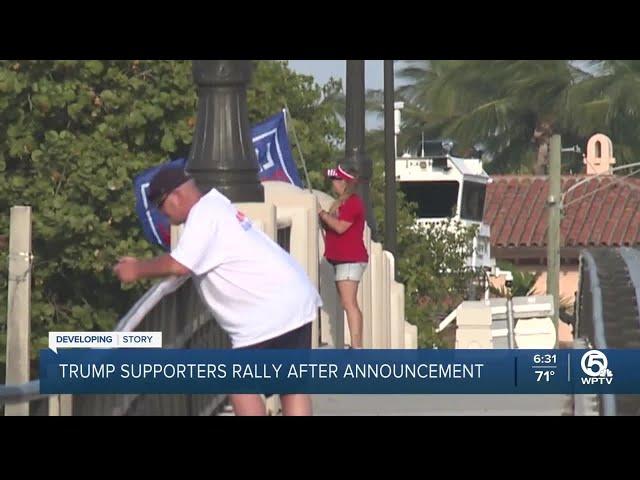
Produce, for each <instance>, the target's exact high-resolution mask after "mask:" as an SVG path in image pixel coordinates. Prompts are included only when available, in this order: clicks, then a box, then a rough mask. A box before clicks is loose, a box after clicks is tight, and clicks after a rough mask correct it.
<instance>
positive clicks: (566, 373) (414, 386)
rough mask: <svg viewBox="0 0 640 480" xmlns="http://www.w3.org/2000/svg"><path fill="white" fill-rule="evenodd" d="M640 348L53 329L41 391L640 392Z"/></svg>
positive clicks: (42, 359)
mask: <svg viewBox="0 0 640 480" xmlns="http://www.w3.org/2000/svg"><path fill="white" fill-rule="evenodd" d="M639 365H640V350H614V349H604V350H564V349H560V350H449V349H447V350H437V349H435V350H427V349H424V350H336V349H312V350H234V349H225V350H193V349H172V348H162V333H161V332H136V333H121V332H112V333H87V332H51V333H50V334H49V348H48V349H43V350H41V352H40V391H41V393H46V394H53V393H75V394H82V393H83V394H108V393H118V394H132V393H138V394H154V393H155V394H205V393H266V392H269V393H273V394H276V393H334V394H336V393H345V394H346V393H350V394H456V393H459V394H519V393H522V394H525V393H526V394H536V393H539V394H568V393H570V394H587V393H612V394H616V393H619V394H633V393H640V368H638V366H639Z"/></svg>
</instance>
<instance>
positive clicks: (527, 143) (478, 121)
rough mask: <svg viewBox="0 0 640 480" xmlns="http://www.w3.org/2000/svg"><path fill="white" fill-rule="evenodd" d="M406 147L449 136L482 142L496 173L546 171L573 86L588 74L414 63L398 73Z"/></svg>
mask: <svg viewBox="0 0 640 480" xmlns="http://www.w3.org/2000/svg"><path fill="white" fill-rule="evenodd" d="M400 77H401V78H403V79H405V80H409V81H410V82H411V83H410V84H409V85H407V86H405V87H402V88H400V89H399V91H398V93H399V95H400V96H401V97H402V98H403V99H404V100H405V102H406V103H407V105H406V107H405V111H404V112H403V115H404V117H405V119H406V127H407V128H406V129H405V130H406V132H407V134H408V136H409V139H410V141H411V142H414V143H415V144H417V143H418V141H419V138H420V135H421V134H422V133H423V132H424V134H425V135H426V136H428V137H436V136H447V137H451V138H452V139H454V140H455V141H456V142H457V143H458V144H460V147H462V148H463V149H465V150H468V149H470V148H471V147H473V145H474V144H476V143H477V142H482V143H484V144H485V145H486V146H487V148H488V150H489V152H490V153H491V155H492V156H493V163H492V167H491V169H492V170H494V171H513V170H525V171H527V170H533V171H534V172H535V173H544V166H545V164H546V161H547V155H548V146H549V140H550V138H551V136H552V135H553V134H554V133H556V132H557V131H559V129H560V128H561V124H562V121H563V119H564V112H565V111H566V108H567V106H568V104H569V101H568V98H569V97H568V96H569V92H570V91H571V89H572V88H573V87H574V86H575V85H577V84H578V83H580V82H582V81H584V80H585V79H588V78H590V77H591V74H590V73H589V72H588V71H584V70H583V69H581V68H578V67H577V66H575V65H574V64H573V63H571V62H569V61H566V60H541V61H527V60H488V61H487V60H472V61H461V60H437V61H436V60H433V61H429V60H419V61H414V62H412V63H411V64H409V65H408V66H407V67H405V68H404V69H403V70H402V71H401V72H400Z"/></svg>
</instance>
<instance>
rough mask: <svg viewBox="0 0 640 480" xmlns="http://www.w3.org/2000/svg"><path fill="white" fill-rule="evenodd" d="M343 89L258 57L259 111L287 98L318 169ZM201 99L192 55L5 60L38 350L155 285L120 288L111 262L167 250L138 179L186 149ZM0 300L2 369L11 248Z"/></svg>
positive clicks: (2, 229) (11, 172)
mask: <svg viewBox="0 0 640 480" xmlns="http://www.w3.org/2000/svg"><path fill="white" fill-rule="evenodd" d="M340 88H341V84H340V83H339V82H335V81H332V82H330V83H328V84H327V85H325V86H323V87H321V86H318V85H316V84H314V83H313V81H312V79H311V78H310V77H305V76H302V75H298V74H295V73H293V72H292V71H291V70H290V69H289V68H288V67H287V65H286V62H275V61H262V62H257V63H256V64H255V71H254V77H253V83H252V85H251V87H250V89H249V91H248V98H249V105H250V121H251V122H252V123H254V122H258V121H261V120H264V119H265V118H267V117H269V116H271V115H273V114H275V113H277V112H278V111H279V110H280V108H282V106H283V105H284V102H285V99H286V101H287V102H288V106H289V108H290V109H291V113H292V116H293V119H294V120H293V121H294V124H295V125H294V126H295V128H296V131H297V137H298V139H299V141H300V143H301V146H302V149H303V152H305V158H306V160H307V162H308V163H309V164H310V168H312V169H314V170H315V171H317V172H319V171H320V170H321V168H320V165H322V164H328V162H329V161H330V160H331V158H332V156H333V150H334V147H335V145H336V144H337V143H339V142H340V141H341V138H342V132H341V130H340V128H339V124H338V121H337V119H336V117H335V115H334V114H333V111H332V110H331V109H330V108H328V107H325V106H323V101H324V96H325V95H329V94H332V92H334V91H339V90H340ZM196 102H197V96H196V92H195V88H194V84H193V80H192V73H191V62H185V61H142V60H140V61H139V60H131V61H129V60H126V61H125V60H123V61H75V60H73V61H2V62H0V118H2V122H1V125H2V127H1V128H0V171H2V175H0V211H1V212H2V214H1V215H0V235H6V234H8V232H9V211H10V207H11V206H13V205H31V206H32V209H33V252H34V257H35V260H34V264H33V267H32V282H33V283H32V310H31V313H32V315H31V318H32V339H33V344H32V352H33V354H34V356H35V355H36V353H37V349H39V348H41V347H43V346H45V345H46V341H47V338H46V334H47V332H48V331H49V330H107V329H110V328H112V327H113V326H114V324H115V322H116V321H117V319H118V318H119V317H120V316H121V315H123V314H124V313H125V312H126V311H127V310H128V309H129V308H130V307H131V305H133V303H134V302H135V301H136V299H137V298H138V297H139V296H140V295H141V293H142V292H143V291H144V290H145V288H146V287H147V286H148V284H145V283H143V284H139V285H135V286H132V287H123V286H122V285H121V284H120V283H119V282H118V280H117V279H116V278H115V276H114V275H113V274H112V272H111V268H112V266H113V264H114V263H115V262H116V261H117V258H118V257H120V256H123V255H135V256H141V257H149V256H152V255H154V254H157V253H158V252H157V251H156V250H155V249H154V248H153V247H152V246H151V245H150V244H149V243H148V242H147V241H146V240H145V239H144V237H143V235H142V230H141V228H140V226H139V223H138V219H137V217H136V215H135V211H134V205H135V200H134V195H133V188H132V179H133V177H134V176H135V175H137V174H138V173H140V172H141V171H143V170H145V169H147V168H149V167H151V166H154V165H158V164H160V163H163V162H165V161H166V160H168V159H174V158H179V157H184V156H186V155H187V154H188V151H189V146H190V144H191V140H192V135H193V130H194V126H195V121H196V119H195V112H196ZM294 148H295V145H294ZM294 151H295V150H294ZM0 305H2V307H0V312H1V313H0V371H2V374H4V367H2V365H1V362H2V359H3V357H4V354H5V341H6V332H5V326H6V315H5V312H6V310H5V308H6V305H7V251H6V249H2V250H0ZM0 380H1V379H0Z"/></svg>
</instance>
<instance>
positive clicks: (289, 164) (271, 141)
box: [251, 110, 304, 188]
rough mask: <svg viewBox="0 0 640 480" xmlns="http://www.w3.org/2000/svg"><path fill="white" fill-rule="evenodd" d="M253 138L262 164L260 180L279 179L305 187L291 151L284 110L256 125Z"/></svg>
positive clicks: (252, 133) (252, 134) (260, 164)
mask: <svg viewBox="0 0 640 480" xmlns="http://www.w3.org/2000/svg"><path fill="white" fill-rule="evenodd" d="M251 138H252V140H253V147H254V148H255V152H256V158H257V159H258V165H259V166H260V180H263V181H265V180H278V181H281V182H288V183H292V184H293V185H296V186H298V187H300V188H304V187H303V185H302V181H301V180H300V176H299V175H298V169H297V168H296V163H295V161H294V159H293V155H292V153H291V146H290V145H289V137H288V136H287V124H286V119H285V113H284V110H283V111H281V112H280V113H278V114H277V115H274V116H273V117H271V118H269V119H267V120H265V121H264V122H262V123H259V124H257V125H255V126H254V127H253V128H252V129H251Z"/></svg>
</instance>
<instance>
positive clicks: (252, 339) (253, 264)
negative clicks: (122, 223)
mask: <svg viewBox="0 0 640 480" xmlns="http://www.w3.org/2000/svg"><path fill="white" fill-rule="evenodd" d="M149 199H150V200H151V201H153V202H155V203H156V205H157V206H158V208H159V209H160V210H161V211H162V212H163V213H164V214H165V215H167V216H168V217H169V219H170V221H171V223H172V224H174V225H180V224H182V223H184V229H183V231H182V234H181V236H180V240H179V242H178V245H177V246H176V248H175V249H174V250H173V251H172V252H171V253H170V254H165V255H161V256H159V257H156V258H154V259H151V260H138V259H135V258H131V257H125V258H122V259H120V261H119V263H118V264H117V265H116V266H115V267H114V272H115V273H116V274H117V276H118V278H119V279H120V280H121V281H122V282H135V281H136V280H139V279H142V278H151V277H163V276H168V275H193V280H194V282H195V284H196V286H197V287H198V290H199V292H200V294H201V297H202V299H203V301H204V302H205V303H206V304H207V305H208V306H209V308H210V309H211V311H212V313H213V315H214V316H215V318H216V320H217V322H218V324H219V325H220V327H221V328H222V329H223V330H225V331H226V332H227V333H228V334H229V337H230V339H231V343H232V346H233V348H294V349H295V348H311V322H312V321H313V320H314V319H315V318H316V316H317V312H318V308H319V307H321V306H322V300H321V299H320V295H319V294H318V291H317V290H316V288H315V287H314V286H313V284H312V283H311V282H310V280H309V278H308V276H307V274H306V273H305V271H304V270H303V269H302V268H301V267H300V265H298V263H296V261H295V260H294V259H293V258H292V257H291V256H290V255H289V254H288V253H287V252H285V251H284V250H283V249H282V248H281V247H280V246H279V245H278V244H277V243H275V242H274V241H273V240H271V239H270V238H269V237H268V236H267V235H265V234H264V233H263V232H261V231H260V230H258V229H256V228H254V227H253V226H252V224H251V221H250V220H249V219H248V218H247V217H245V215H244V214H242V212H239V211H238V210H237V209H236V208H235V206H234V205H233V204H232V203H231V202H230V201H229V199H227V198H226V197H225V196H224V195H222V194H221V193H220V192H218V191H217V190H216V189H215V188H214V189H212V190H211V191H210V192H209V193H207V194H206V195H203V194H202V193H201V191H200V190H199V188H198V187H197V185H196V183H195V181H194V180H193V179H192V178H190V177H189V176H188V175H187V174H185V172H184V171H183V170H182V169H176V168H170V169H165V170H161V171H160V172H159V173H158V174H157V175H156V176H155V177H154V178H153V180H152V181H151V185H150V188H149ZM231 402H232V404H233V407H234V411H235V413H236V414H237V415H261V414H265V413H266V412H265V406H264V402H263V401H262V399H261V397H260V396H259V395H257V394H248V395H245V394H242V395H241V394H232V395H231ZM281 403H282V410H283V414H284V415H310V414H311V399H310V397H309V396H308V395H303V394H289V395H281Z"/></svg>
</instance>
